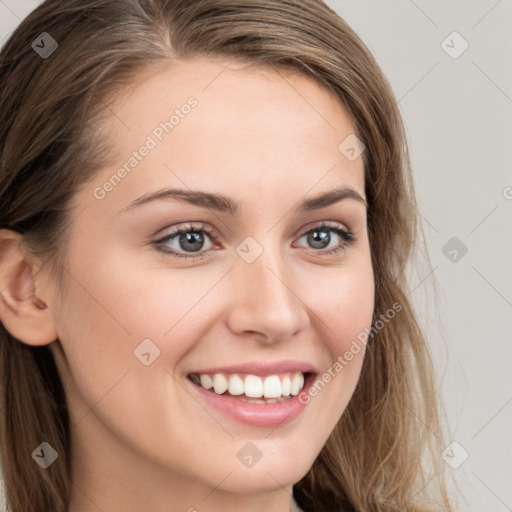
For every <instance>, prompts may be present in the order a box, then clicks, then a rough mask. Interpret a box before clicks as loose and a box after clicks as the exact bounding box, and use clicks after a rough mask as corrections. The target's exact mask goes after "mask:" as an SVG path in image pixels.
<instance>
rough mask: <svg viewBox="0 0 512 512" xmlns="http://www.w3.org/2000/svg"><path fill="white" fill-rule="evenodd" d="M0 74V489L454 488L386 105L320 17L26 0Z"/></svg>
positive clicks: (314, 495)
mask: <svg viewBox="0 0 512 512" xmlns="http://www.w3.org/2000/svg"><path fill="white" fill-rule="evenodd" d="M0 77H1V78H0V80H1V88H0V90H1V91H2V92H1V96H0V112H1V116H2V118H1V123H0V141H1V146H0V162H1V164H0V165H1V168H0V194H1V201H0V228H1V230H0V251H1V252H0V254H1V256H0V269H1V272H0V276H1V282H0V285H1V295H0V298H1V300H0V319H1V322H2V325H1V340H0V347H1V349H0V353H1V369H2V373H1V379H2V388H1V397H2V412H3V415H2V423H1V433H2V437H1V453H2V467H3V475H4V480H5V488H6V499H7V501H8V503H9V505H10V510H12V511H14V512H21V511H23V512H26V511H29V510H33V511H41V512H42V511H50V510H51V511H62V512H64V511H69V512H85V511H89V510H91V511H92V510H105V511H106V510H108V511H118V510H119V511H121V510H122V511H142V510H145V511H148V510H151V511H158V512H160V511H164V510H165V511H173V512H174V511H181V510H188V511H200V512H203V511H208V512H214V511H223V512H226V511H234V510H237V511H239V510H244V511H248V512H251V511H262V510H268V511H276V512H284V511H287V510H304V511H315V512H316V511H322V512H323V511H340V512H341V511H349V510H350V511H355V510H357V511H363V510H364V511H399V510H407V511H427V510H448V511H449V510H451V507H450V503H449V499H448V496H447V491H446V487H445V483H444V477H443V474H444V467H443V464H444V463H443V462H442V460H441V458H440V454H441V451H442V449H443V448H444V446H445V445H446V444H447V443H446V442H444V441H443V439H442V432H441V428H440V422H439V419H438V414H439V413H438V403H437V399H436V396H435V386H434V383H433V370H432V366H431V361H430V357H429V352H428V349H427V346H426V343H425V340H424V338H423V336H422V333H421V331H420V329H419V327H418V325H417V323H416V320H415V316H414V313H413V311H412V309H411V306H410V304H409V301H408V298H407V283H406V279H405V265H406V263H407V261H408V258H409V256H410V254H411V250H412V248H413V246H414V244H413V243H414V240H415V238H416V236H417V235H418V231H419V230H418V229H417V225H416V217H415V208H414V206H415V199H414V191H413V185H412V179H411V171H410V167H409V160H408V156H407V148H406V143H405V137H404V129H403V125H402V121H401V119H400V115H399V112H398V109H397V105H396V100H395V98H394V96H393V94H392V91H391V89H390V87H389V85H388V83H387V81H386V79H385V77H384V75H383V73H382V72H381V71H380V70H379V68H378V66H377V64H376V62H375V60H374V59H373V57H372V56H371V54H370V53H369V51H368V50H367V48H366V47H365V46H364V44H363V43H362V42H361V40H360V39H359V38H358V37H357V36H356V35H355V33H354V32H353V31H352V30H351V29H350V28H349V27H348V26H347V24H346V23H345V22H344V21H343V20H341V19H340V18H339V17H338V16H337V15H336V14H335V13H334V12H333V11H332V10H331V9H330V8H328V7H327V6H326V5H325V4H323V3H321V2H319V1H316V0H307V1H302V2H292V1H282V0H258V1H256V0H248V1H244V2H238V1H234V0H233V1H231V0H222V1H215V0H209V1H206V0H204V1H202V0H200V1H194V2H186V1H181V0H178V1H176V0H175V1H169V0H114V1H112V0H108V1H107V0H92V1H90V2H87V3H84V2H80V1H78V0H70V1H67V2H59V1H57V0H48V1H45V2H44V3H43V4H42V5H40V6H39V7H38V8H37V9H36V10H35V11H34V12H32V13H31V14H30V16H28V17H27V18H26V19H25V20H24V21H23V22H22V23H21V25H20V26H19V27H18V28H17V30H16V31H15V32H14V34H13V35H12V36H11V37H10V39H9V40H8V41H7V42H6V44H5V46H4V47H3V49H2V52H1V55H0ZM427 468H428V470H427ZM427 484H428V485H427Z"/></svg>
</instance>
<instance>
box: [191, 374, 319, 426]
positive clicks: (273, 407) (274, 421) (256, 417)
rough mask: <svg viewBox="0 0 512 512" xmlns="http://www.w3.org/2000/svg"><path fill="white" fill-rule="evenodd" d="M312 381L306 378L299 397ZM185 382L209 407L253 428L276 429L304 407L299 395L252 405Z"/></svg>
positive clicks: (294, 416)
mask: <svg viewBox="0 0 512 512" xmlns="http://www.w3.org/2000/svg"><path fill="white" fill-rule="evenodd" d="M313 379H314V374H309V375H307V376H306V379H305V381H304V387H303V388H302V390H301V392H300V394H299V395H302V394H303V393H307V392H308V390H309V388H310V386H311V385H312V382H313ZM187 381H188V383H189V384H190V386H192V388H193V389H194V390H195V393H197V394H198V395H199V396H200V398H201V399H202V400H204V401H205V402H206V403H207V404H208V405H209V406H211V407H213V408H214V409H217V410H219V411H221V412H222V413H224V414H226V415H227V416H230V417H231V418H234V419H236V420H237V421H240V422H241V423H246V424H248V425H253V426H255V427H265V428H269V427H277V426H279V425H282V424H284V423H287V422H289V421H291V420H292V419H294V418H296V417H297V416H298V415H299V414H300V413H301V412H302V411H303V410H304V407H306V404H303V403H301V402H300V401H299V395H296V396H292V397H291V398H289V399H288V400H284V401H283V402H276V403H273V404H252V403H249V402H243V401H242V400H238V399H237V398H235V397H233V396H232V395H228V394H224V395H218V394H217V393H215V392H214V391H209V390H206V389H204V388H203V387H201V386H199V385H198V384H194V383H193V382H192V381H191V380H190V379H188V378H187Z"/></svg>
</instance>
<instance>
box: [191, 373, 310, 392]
mask: <svg viewBox="0 0 512 512" xmlns="http://www.w3.org/2000/svg"><path fill="white" fill-rule="evenodd" d="M192 379H193V380H194V382H196V383H197V384H200V385H201V386H202V387H203V388H204V389H211V388H213V390H214V391H215V393H217V394H218V395H222V394H223V393H225V392H226V391H228V392H229V394H231V395H243V394H244V393H245V396H248V397H251V398H261V397H265V398H279V397H281V396H289V395H290V394H292V395H294V396H295V395H298V394H299V393H300V391H301V390H302V388H303V387H304V374H303V373H302V372H295V373H288V374H282V375H268V376H266V377H259V376H258V375H250V374H249V375H245V377H244V376H241V375H238V374H236V373H234V374H231V375H225V374H223V373H215V374H213V375H208V374H200V375H199V376H197V374H192Z"/></svg>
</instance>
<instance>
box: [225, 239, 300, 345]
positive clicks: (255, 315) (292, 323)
mask: <svg viewBox="0 0 512 512" xmlns="http://www.w3.org/2000/svg"><path fill="white" fill-rule="evenodd" d="M230 286H232V290H233V294H232V296H231V302H230V304H231V308H230V311H229V314H228V325H229V327H230V329H231V330H232V331H233V332H234V333H236V334H244V335H247V334H252V335H253V336H254V335H257V336H258V337H259V338H260V341H264V342H265V343H267V344H273V343H278V342H282V341H286V340H287V339H289V338H291V337H292V336H293V335H295V334H296V333H298V332H300V331H301V330H303V329H305V328H306V327H307V325H308V324H309V314H308V306H307V299H308V297H307V296H304V295H305V293H304V290H303V289H301V288H300V286H299V283H298V282H297V279H296V278H295V279H294V277H293V275H292V272H291V271H290V265H289V263H288V264H287V262H286V260H285V257H284V256H283V255H282V254H279V253H278V249H277V248H276V249H275V250H271V249H270V248H269V247H265V248H264V250H263V252H262V253H261V254H260V255H259V256H258V258H257V259H256V260H255V261H253V262H252V263H248V262H247V261H245V260H244V259H243V258H241V257H237V258H236V262H235V268H234V269H233V271H232V272H231V284H230Z"/></svg>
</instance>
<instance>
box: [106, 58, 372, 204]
mask: <svg viewBox="0 0 512 512" xmlns="http://www.w3.org/2000/svg"><path fill="white" fill-rule="evenodd" d="M112 100H113V101H112V102H111V103H110V105H109V109H110V111H111V113H112V115H110V116H109V117H108V118H107V119H106V121H105V122H104V123H103V125H102V127H101V132H102V133H103V134H104V136H105V137H106V138H107V139H108V140H110V142H111V144H112V146H113V153H112V154H113V155H114V158H113V162H112V165H111V166H109V168H108V169H105V170H104V172H103V173H102V174H103V175H102V176H101V177H99V180H96V181H97V182H98V183H101V182H102V180H103V181H104V179H105V178H108V176H110V175H112V171H115V170H116V169H117V168H119V167H120V166H121V165H123V164H126V162H128V160H129V159H130V158H131V157H132V156H133V154H134V152H137V151H138V149H139V148H141V147H142V146H144V145H149V146H152V148H151V150H150V151H149V152H145V153H147V154H146V155H145V156H144V157H143V158H141V159H140V161H138V162H137V163H136V166H135V167H134V171H133V172H132V171H131V170H129V176H128V177H127V178H125V179H123V183H122V184H120V185H122V186H119V187H117V186H116V187H115V190H114V191H113V192H111V193H109V202H118V203H119V201H121V200H122V199H121V198H122V197H124V198H125V199H126V200H129V199H130V197H132V196H133V195H134V194H136V193H137V192H141V193H142V192H143V190H142V189H144V191H146V190H150V189H151V188H152V187H153V188H154V187H156V186H162V185H165V186H167V185H169V186H171V185H177V184H179V185H181V186H183V185H184V184H185V185H186V186H190V187H191V188H203V189H204V188H209V189H213V190H218V189H219V185H220V183H223V184H229V185H230V186H233V187H234V188H236V185H237V184H239V185H240V187H244V188H245V189H246V190H247V187H248V186H249V185H250V186H251V189H250V190H252V191H253V192H254V193H256V192H257V191H258V190H260V191H261V190H263V185H264V184H266V185H268V186H276V187H287V189H288V190H289V191H290V192H292V191H291V190H290V185H291V183H290V179H291V178H293V180H294V182H295V183H296V184H297V186H298V187H297V191H298V192H300V191H302V194H304V193H305V192H306V191H307V189H308V188H310V187H311V186H312V185H313V184H314V182H315V181H318V179H319V178H320V177H322V176H323V175H326V177H325V179H324V183H323V185H324V186H327V185H328V184H329V182H332V184H333V186H334V185H336V186H337V185H339V184H340V183H342V184H347V185H352V186H354V187H355V188H358V189H359V191H360V192H361V195H363V194H364V173H363V166H362V160H361V158H359V159H357V160H355V161H349V160H347V158H345V156H344V155H343V154H342V153H341V152H340V150H339V145H340V143H341V141H342V140H343V139H344V138H345V137H347V136H348V135H349V134H351V133H354V132H355V128H354V124H353V122H352V120H351V119H350V116H349V115H348V114H347V112H346V110H345V109H344V107H343V106H342V104H341V102H340V101H339V99H338V98H336V97H335V96H334V95H333V94H332V93H331V92H330V91H328V90H327V89H326V88H325V87H324V86H322V85H321V84H319V83H317V82H316V81H314V80H313V79H312V78H310V77H307V76H303V75H301V74H299V73H297V72H294V71H290V70H283V69H279V68H269V67H265V68H263V67H261V66H254V65H251V66H249V65H247V64H240V63H233V62H229V61H224V60H212V59H206V58H194V59H191V60H176V61H174V60H173V61H170V62H169V65H168V66H167V67H166V68H165V69H159V70H151V71H148V72H145V73H144V74H141V75H140V77H139V78H138V80H137V81H136V82H135V83H134V84H133V85H132V86H130V87H127V88H126V89H125V90H124V91H122V93H121V94H118V95H117V96H115V97H113V98H112ZM150 140H151V142H149V141H150ZM332 169H334V171H333V172H330V170H332ZM135 171H136V172H135ZM123 174H126V173H123ZM178 176H181V177H182V181H183V180H184V181H185V183H179V182H178V181H177V177H178ZM340 177H341V178H342V179H341V181H340ZM163 182H168V183H163ZM121 189H122V191H123V193H122V195H121V194H120V193H119V191H120V190H121ZM126 200H125V201H124V202H125V203H126V202H127V201H126ZM119 204H120V203H119Z"/></svg>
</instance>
